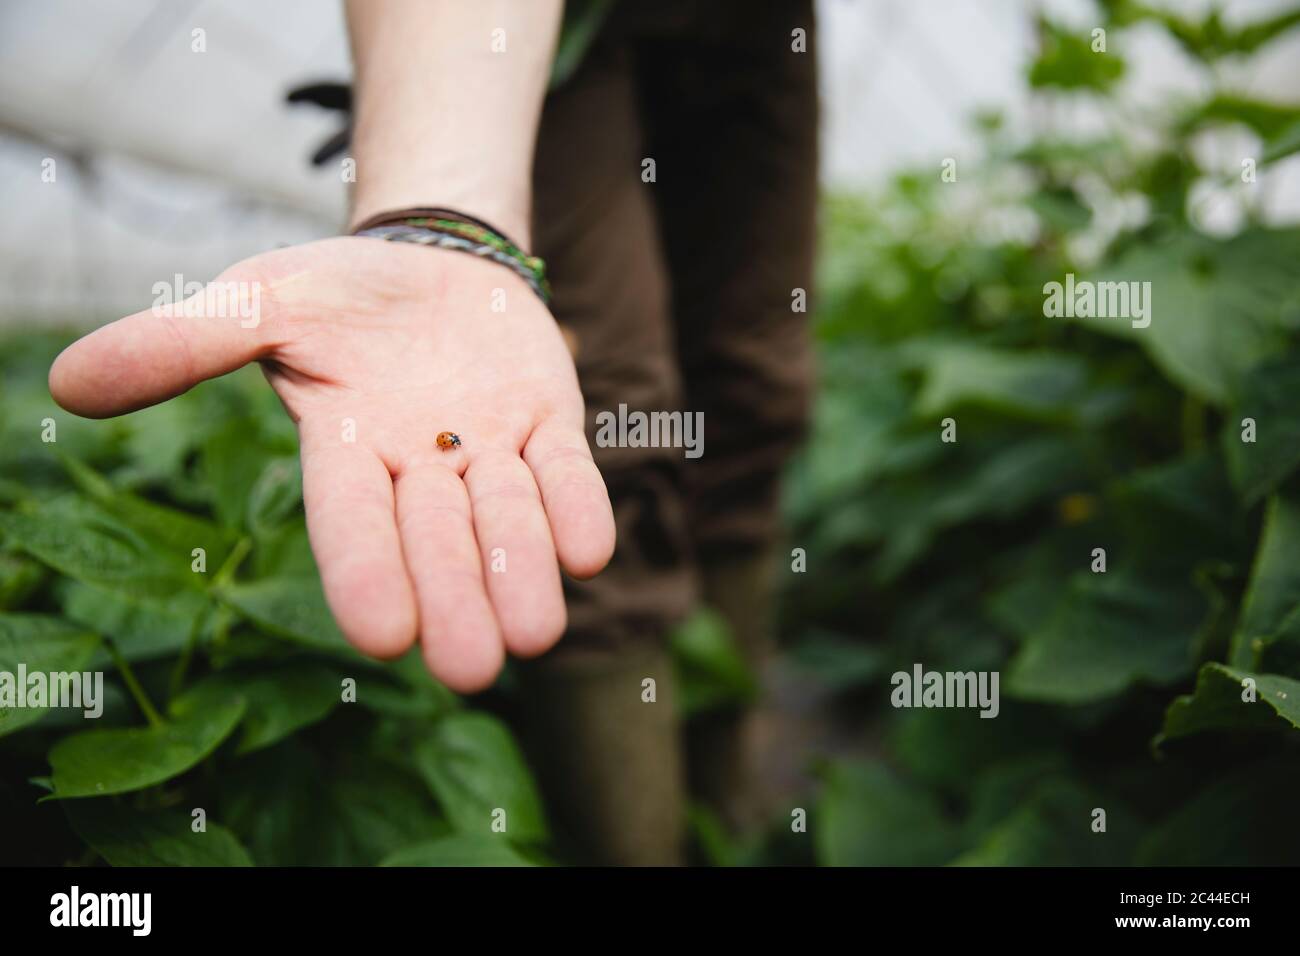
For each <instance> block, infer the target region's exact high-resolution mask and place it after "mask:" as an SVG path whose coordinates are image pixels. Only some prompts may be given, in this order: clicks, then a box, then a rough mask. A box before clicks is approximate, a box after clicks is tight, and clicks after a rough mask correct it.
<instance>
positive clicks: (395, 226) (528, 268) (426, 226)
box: [355, 217, 551, 305]
mask: <svg viewBox="0 0 1300 956" xmlns="http://www.w3.org/2000/svg"><path fill="white" fill-rule="evenodd" d="M355 235H358V236H370V237H372V238H375V239H386V240H388V241H389V242H413V243H416V244H418V245H422V246H436V247H438V248H440V249H455V250H457V251H460V252H468V253H471V254H473V255H476V256H479V257H480V258H484V259H491V260H492V261H493V262H496V263H499V264H501V265H503V266H505V267H506V268H507V269H510V270H511V271H512V272H514V273H515V274H516V275H518V276H519V277H520V278H521V279H523V280H524V281H525V282H527V283H528V285H529V287H530V288H531V289H532V290H533V291H534V292H536V293H537V295H538V297H539V298H540V299H541V300H542V302H544V303H546V304H547V305H550V302H551V286H550V283H548V282H547V281H546V263H545V262H543V261H542V260H541V259H540V258H538V257H537V256H530V255H528V253H526V252H524V250H522V249H520V248H519V247H518V246H517V245H515V244H514V243H513V242H511V241H510V240H509V239H507V238H506V237H505V236H503V235H501V234H500V233H498V232H496V231H494V230H492V229H488V228H486V227H484V226H481V225H478V224H477V223H472V222H461V221H459V220H455V219H435V218H426V217H412V218H406V219H397V220H394V221H393V222H392V223H389V224H384V225H377V226H372V227H370V228H368V229H362V230H360V231H359V232H357V233H355Z"/></svg>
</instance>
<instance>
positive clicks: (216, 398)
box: [0, 333, 549, 865]
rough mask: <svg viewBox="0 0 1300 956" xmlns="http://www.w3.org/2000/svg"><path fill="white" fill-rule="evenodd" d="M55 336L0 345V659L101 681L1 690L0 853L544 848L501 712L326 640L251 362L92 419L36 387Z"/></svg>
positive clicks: (294, 494)
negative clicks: (8, 694)
mask: <svg viewBox="0 0 1300 956" xmlns="http://www.w3.org/2000/svg"><path fill="white" fill-rule="evenodd" d="M60 344H61V339H59V338H58V337H53V336H49V335H40V334H37V333H24V334H21V335H14V336H12V337H10V338H9V340H7V341H6V342H5V343H4V346H3V351H2V352H0V354H2V355H3V358H2V359H0V370H2V371H3V381H4V393H3V399H4V404H3V420H2V423H0V447H3V448H4V449H5V457H4V458H3V460H2V461H0V672H8V673H11V674H13V673H16V672H17V671H18V668H19V665H20V664H21V665H22V666H23V667H24V668H25V669H26V671H27V672H28V673H34V672H43V673H48V672H72V671H78V672H81V671H90V672H94V671H104V672H107V674H108V675H109V676H108V680H107V681H106V683H105V687H104V692H103V700H102V706H103V708H104V709H103V714H102V716H101V717H100V718H99V719H98V720H95V721H88V720H83V719H82V714H81V713H80V712H78V711H69V710H64V709H58V710H52V709H41V708H34V707H30V706H29V707H23V708H18V707H10V708H2V709H0V761H2V763H3V767H4V773H3V775H0V808H2V809H0V821H3V822H2V823H0V827H3V829H4V830H5V831H6V832H4V833H3V835H2V838H0V847H3V848H4V850H3V852H4V856H5V857H6V862H19V861H27V862H36V863H47V864H48V863H58V862H63V861H82V862H92V861H94V860H96V859H100V858H102V859H103V860H104V861H107V862H108V863H111V864H115V865H138V864H221V865H237V864H245V865H246V864H249V863H258V864H280V865H285V864H316V865H327V864H375V863H385V862H389V863H394V864H400V865H412V864H416V865H436V864H447V863H450V864H461V863H470V862H478V863H493V864H512V863H526V862H529V861H538V860H540V859H542V852H543V851H544V849H545V847H546V846H547V844H548V841H549V834H548V830H547V825H546V821H545V818H544V815H543V812H542V806H541V801H540V798H539V796H538V793H537V790H536V787H535V785H534V783H533V779H532V775H531V773H530V771H529V770H528V768H527V767H526V765H525V763H524V761H523V758H522V756H521V754H520V751H519V748H518V747H517V746H516V744H515V742H514V740H513V738H512V736H511V734H510V731H509V730H508V729H507V728H506V726H505V725H504V724H503V723H502V722H501V721H499V720H498V719H497V718H496V717H495V716H493V715H491V714H489V713H486V712H483V711H478V710H470V709H467V708H466V707H464V706H463V704H462V702H461V701H460V700H459V699H458V698H456V697H455V696H454V695H453V694H451V693H449V692H448V691H447V690H446V689H444V688H442V687H441V686H440V685H438V684H436V683H434V682H433V680H432V679H431V678H430V677H429V676H428V674H427V672H426V671H425V670H424V667H423V664H422V663H421V662H420V660H419V658H418V653H414V654H412V655H408V656H407V657H406V658H403V659H402V660H399V661H397V662H394V663H391V664H381V663H378V662H375V661H371V660H368V659H366V658H363V657H361V656H360V655H358V654H357V653H355V652H354V651H353V650H352V649H351V648H350V647H349V646H348V645H347V643H346V642H345V641H344V640H343V638H342V636H341V635H340V634H339V632H338V630H337V628H336V627H335V625H334V623H333V621H332V619H331V617H330V615H329V612H328V610H327V608H326V606H325V604H324V601H323V598H322V595H321V591H320V583H319V579H318V577H317V575H316V571H315V567H314V564H313V562H312V557H311V552H310V549H309V547H308V543H307V537H306V529H305V526H304V523H303V518H302V507H301V489H300V475H299V471H298V464H297V459H296V440H295V438H294V436H293V433H292V428H291V426H290V424H289V422H288V420H287V418H286V417H285V416H284V414H283V412H282V411H281V410H280V409H278V408H277V407H275V399H274V398H273V396H272V395H271V393H270V391H269V390H268V389H266V387H265V385H264V384H263V383H261V382H259V381H258V375H257V373H256V372H255V371H253V370H248V371H246V372H243V373H240V374H238V375H235V376H232V377H229V378H227V379H224V380H221V381H218V382H213V383H208V384H206V385H203V386H201V387H200V388H197V389H195V390H194V391H193V392H191V393H189V394H187V395H185V396H183V397H181V398H180V399H177V400H175V401H173V402H169V403H167V404H166V405H162V406H158V407H156V408H153V409H149V410H147V411H145V412H142V413H139V414H137V415H133V416H130V417H127V418H122V419H116V420H112V421H107V422H89V421H84V420H80V419H77V418H74V417H73V416H70V415H67V414H65V413H63V412H61V411H60V410H58V409H57V407H56V406H54V405H53V403H52V402H51V401H50V399H49V395H48V392H47V391H46V389H45V384H44V377H45V369H47V368H48V364H49V362H50V360H51V359H52V358H53V356H54V355H55V354H56V352H57V348H58V346H59V345H60ZM43 438H44V439H45V440H42V439H43ZM87 728H93V729H87ZM42 796H43V800H42V801H41V802H38V801H37V798H38V797H42ZM501 811H504V817H502V816H501V813H500V812H501ZM496 821H504V824H505V827H504V832H503V833H500V832H497V831H498V830H499V829H500V827H499V826H498V827H497V828H496V829H494V826H493V824H494V822H496Z"/></svg>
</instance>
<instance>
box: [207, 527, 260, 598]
mask: <svg viewBox="0 0 1300 956" xmlns="http://www.w3.org/2000/svg"><path fill="white" fill-rule="evenodd" d="M252 549H253V539H252V538H250V537H248V536H247V535H245V536H244V537H242V538H240V539H239V543H238V544H236V545H235V546H234V548H232V549H231V551H230V554H229V555H228V556H227V557H226V560H225V563H223V564H222V565H221V567H220V568H219V569H217V573H216V576H215V577H213V579H212V586H213V587H214V588H220V587H224V586H225V585H227V584H229V583H230V581H231V580H232V579H233V578H234V576H235V572H236V571H238V570H239V566H240V565H241V564H243V563H244V558H246V557H248V552H249V551H251V550H252Z"/></svg>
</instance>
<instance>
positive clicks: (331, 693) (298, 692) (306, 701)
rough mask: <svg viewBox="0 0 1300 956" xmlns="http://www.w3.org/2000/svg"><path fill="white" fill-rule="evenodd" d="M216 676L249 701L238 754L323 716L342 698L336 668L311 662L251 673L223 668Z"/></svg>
mask: <svg viewBox="0 0 1300 956" xmlns="http://www.w3.org/2000/svg"><path fill="white" fill-rule="evenodd" d="M216 680H219V681H220V682H221V683H222V684H223V685H225V686H226V687H227V688H229V692H230V693H232V694H238V695H241V696H243V697H244V699H245V700H246V701H247V702H248V709H247V711H246V712H245V714H244V722H243V726H244V733H243V736H242V737H241V738H240V741H239V750H238V752H239V753H241V754H242V753H249V752H251V751H254V750H260V749H262V748H263V747H269V746H271V745H272V744H275V743H279V742H280V741H281V740H283V739H284V738H285V737H288V736H290V735H291V734H294V733H297V732H298V731H299V730H301V729H302V728H304V727H309V726H311V725H312V724H314V723H317V722H318V721H321V720H323V719H324V718H325V717H326V716H327V715H328V714H329V713H330V711H332V710H333V709H334V708H335V706H336V705H338V704H339V703H340V701H341V700H342V676H341V675H340V674H339V672H338V671H335V670H332V669H331V668H328V667H325V666H323V665H321V664H315V663H311V662H302V661H294V662H291V663H289V664H288V665H284V666H280V667H275V668H273V669H264V670H262V671H260V672H252V673H241V672H233V673H229V672H223V673H221V674H220V675H219V676H218V677H217V678H216Z"/></svg>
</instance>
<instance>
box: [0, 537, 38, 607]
mask: <svg viewBox="0 0 1300 956" xmlns="http://www.w3.org/2000/svg"><path fill="white" fill-rule="evenodd" d="M44 581H45V569H44V568H43V567H41V565H39V564H38V563H36V562H35V561H33V560H31V559H30V558H28V557H25V556H24V555H21V554H16V553H14V552H11V551H0V611H8V610H11V609H13V608H18V607H21V606H22V605H23V603H24V602H25V601H26V600H27V599H28V598H29V597H31V595H32V594H33V593H34V592H35V591H36V589H37V588H38V587H40V586H41V584H42V583H43V582H44Z"/></svg>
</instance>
